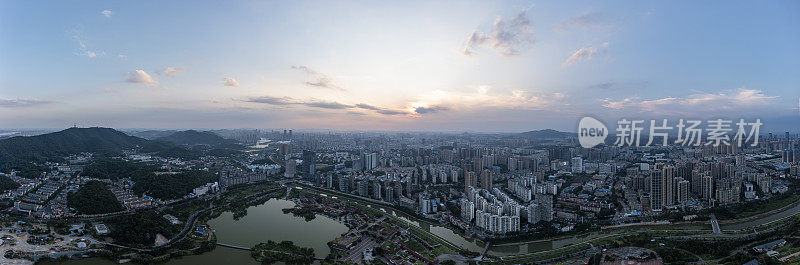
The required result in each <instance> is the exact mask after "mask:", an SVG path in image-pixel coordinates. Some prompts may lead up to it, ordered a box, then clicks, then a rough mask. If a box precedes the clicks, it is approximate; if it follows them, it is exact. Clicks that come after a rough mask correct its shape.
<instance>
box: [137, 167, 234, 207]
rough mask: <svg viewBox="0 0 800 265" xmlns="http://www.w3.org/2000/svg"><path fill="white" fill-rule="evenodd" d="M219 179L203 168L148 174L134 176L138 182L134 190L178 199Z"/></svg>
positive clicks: (166, 198)
mask: <svg viewBox="0 0 800 265" xmlns="http://www.w3.org/2000/svg"><path fill="white" fill-rule="evenodd" d="M218 179H219V178H218V176H217V175H216V174H214V173H211V172H208V171H202V170H193V171H187V172H181V173H178V174H162V175H155V174H147V175H142V176H137V177H136V178H134V181H135V182H136V184H134V185H133V192H135V193H136V194H140V195H142V194H146V195H149V196H152V197H156V198H160V199H164V200H170V199H178V198H181V197H183V196H184V195H187V194H189V193H191V192H192V190H193V189H194V188H196V187H199V186H201V185H203V184H206V183H209V182H214V181H217V180H218Z"/></svg>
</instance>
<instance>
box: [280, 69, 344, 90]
mask: <svg viewBox="0 0 800 265" xmlns="http://www.w3.org/2000/svg"><path fill="white" fill-rule="evenodd" d="M292 69H295V70H299V71H302V72H304V73H306V74H307V75H310V76H312V77H314V81H306V82H304V84H306V85H308V86H313V87H318V88H330V89H337V90H342V91H345V89H344V88H342V87H339V86H337V85H335V84H333V80H332V79H331V78H330V77H328V76H327V75H324V74H322V73H320V72H317V71H314V70H312V69H311V68H308V67H307V66H302V65H299V66H297V65H292Z"/></svg>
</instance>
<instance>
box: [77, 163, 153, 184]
mask: <svg viewBox="0 0 800 265" xmlns="http://www.w3.org/2000/svg"><path fill="white" fill-rule="evenodd" d="M157 169H158V167H157V166H155V165H151V164H147V163H142V162H134V161H125V160H122V159H108V158H101V159H96V160H95V161H94V162H92V163H91V164H89V165H87V166H86V168H84V169H83V172H82V173H81V175H83V176H86V177H92V178H99V179H110V180H118V179H122V178H131V179H134V178H135V177H136V176H144V175H148V174H152V173H153V171H156V170H157Z"/></svg>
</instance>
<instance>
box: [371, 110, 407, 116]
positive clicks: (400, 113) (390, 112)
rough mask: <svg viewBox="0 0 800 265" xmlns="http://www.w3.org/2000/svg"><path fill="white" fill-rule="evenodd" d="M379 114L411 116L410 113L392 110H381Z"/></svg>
mask: <svg viewBox="0 0 800 265" xmlns="http://www.w3.org/2000/svg"><path fill="white" fill-rule="evenodd" d="M377 112H378V113H380V114H383V115H406V114H410V113H408V111H402V110H390V109H379V110H377Z"/></svg>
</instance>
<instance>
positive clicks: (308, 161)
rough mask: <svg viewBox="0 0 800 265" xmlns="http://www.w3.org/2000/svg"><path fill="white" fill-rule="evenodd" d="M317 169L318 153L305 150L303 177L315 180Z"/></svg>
mask: <svg viewBox="0 0 800 265" xmlns="http://www.w3.org/2000/svg"><path fill="white" fill-rule="evenodd" d="M316 167H317V153H315V152H314V151H309V150H303V172H302V173H303V176H304V177H306V178H307V179H309V180H313V178H314V174H315V173H316Z"/></svg>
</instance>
